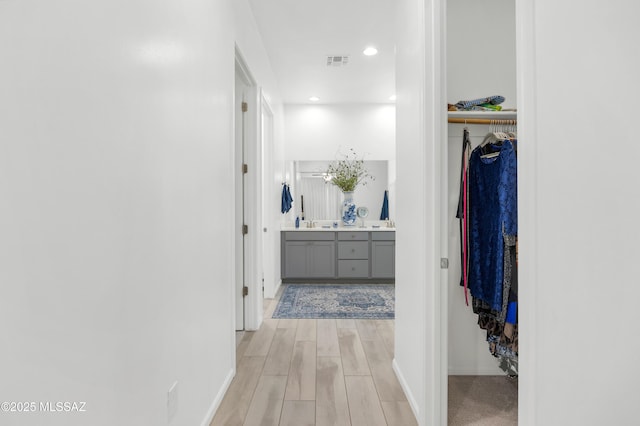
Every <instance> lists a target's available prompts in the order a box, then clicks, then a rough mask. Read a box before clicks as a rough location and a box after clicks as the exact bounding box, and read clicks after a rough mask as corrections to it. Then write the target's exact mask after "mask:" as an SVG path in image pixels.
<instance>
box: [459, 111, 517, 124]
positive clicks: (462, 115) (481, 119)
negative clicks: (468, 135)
mask: <svg viewBox="0 0 640 426" xmlns="http://www.w3.org/2000/svg"><path fill="white" fill-rule="evenodd" d="M447 115H448V117H449V120H448V121H449V123H461V124H464V123H465V120H466V121H467V124H489V121H490V120H517V119H518V113H517V112H516V111H447Z"/></svg>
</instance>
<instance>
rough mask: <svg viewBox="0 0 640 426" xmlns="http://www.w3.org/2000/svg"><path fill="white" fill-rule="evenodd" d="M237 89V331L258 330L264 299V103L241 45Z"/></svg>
mask: <svg viewBox="0 0 640 426" xmlns="http://www.w3.org/2000/svg"><path fill="white" fill-rule="evenodd" d="M234 92H235V94H234V125H235V153H234V159H235V160H234V163H235V164H234V190H235V194H236V195H235V205H234V209H235V221H234V224H233V226H234V245H235V249H234V259H235V266H234V274H235V279H234V282H233V287H234V294H235V297H234V299H235V318H234V322H235V328H236V330H237V331H240V330H257V329H258V328H260V324H261V323H262V300H263V296H262V279H263V263H262V258H263V254H262V251H263V247H262V234H263V221H262V216H263V215H262V212H263V210H264V209H263V201H262V199H263V196H262V192H263V190H262V182H263V174H262V168H263V167H262V166H263V164H262V156H263V149H262V136H261V114H262V102H261V98H260V96H259V88H258V86H257V84H256V81H255V79H254V78H253V76H252V74H251V72H250V71H249V68H248V67H247V65H246V61H245V60H244V59H243V57H242V54H241V53H240V51H239V50H238V49H237V48H236V57H235V88H234Z"/></svg>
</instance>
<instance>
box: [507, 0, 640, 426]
mask: <svg viewBox="0 0 640 426" xmlns="http://www.w3.org/2000/svg"><path fill="white" fill-rule="evenodd" d="M575 6H576V4H575V2H572V1H570V0H561V1H557V0H535V1H531V2H527V1H518V2H516V8H517V10H519V11H522V17H523V18H524V19H523V20H522V21H521V24H522V28H523V34H524V36H525V38H523V40H522V44H519V45H518V46H519V48H520V47H525V48H526V49H528V52H532V50H531V49H532V48H533V47H534V46H535V57H534V61H533V62H531V61H529V60H526V58H522V57H521V58H520V59H521V60H522V62H520V63H519V64H518V69H519V72H520V73H521V74H520V76H521V77H522V78H523V84H522V85H521V86H520V87H519V93H518V101H519V102H518V103H519V111H520V117H524V118H525V121H524V122H522V121H521V120H519V129H518V135H519V136H520V141H519V148H518V149H519V151H518V161H519V162H520V169H519V182H518V184H519V187H518V197H519V202H520V206H519V212H520V231H521V232H520V263H521V265H522V266H521V270H520V272H521V275H520V276H521V277H522V280H521V286H520V294H521V296H522V297H521V299H522V300H523V303H522V307H521V310H520V318H521V323H522V324H523V327H522V329H521V332H520V336H521V337H520V342H521V346H520V347H521V348H523V349H524V354H523V355H522V356H521V359H520V368H521V376H520V380H521V381H520V389H521V391H520V401H521V404H520V406H521V418H520V424H521V425H550V426H556V425H567V424H575V425H588V426H596V425H603V424H612V425H613V424H616V425H630V424H635V423H637V422H638V412H637V405H638V395H639V394H638V383H637V379H638V378H639V377H640V365H639V364H638V363H637V362H633V361H632V359H634V357H633V355H631V356H630V357H627V354H636V353H638V351H640V339H638V338H637V336H639V335H640V323H639V322H638V315H637V312H638V309H637V302H638V299H639V296H640V287H638V279H637V278H636V277H637V267H636V265H637V264H638V259H637V257H638V241H639V240H640V228H638V226H637V218H638V217H639V216H640V198H639V197H637V194H638V193H639V190H638V183H639V179H638V175H637V162H638V158H640V145H639V144H638V143H637V141H636V140H635V138H634V137H633V136H630V137H626V136H624V135H633V134H634V133H635V131H636V123H635V120H634V118H633V110H632V113H631V114H630V115H629V114H621V113H620V111H619V109H617V108H594V105H593V101H592V94H593V93H606V95H607V98H608V99H610V100H620V101H622V100H628V99H636V98H638V96H640V84H638V78H637V76H638V75H639V74H640V62H638V60H637V56H635V55H630V54H629V52H632V51H636V50H637V48H636V45H637V40H638V39H640V28H639V27H638V25H637V23H636V21H637V19H636V18H637V15H638V11H639V9H638V4H637V2H633V1H628V0H613V1H609V2H585V3H582V4H581V5H580V7H578V8H576V7H575ZM567 46H571V49H570V53H569V54H568V53H567V50H566V47H567ZM634 49H635V50H634ZM519 51H520V52H521V51H522V50H519ZM520 117H519V118H520ZM612 129H615V131H614V132H615V134H616V135H618V137H616V136H612V132H611V130H612ZM603 141H607V144H608V145H607V151H609V152H611V151H610V150H609V148H611V149H613V150H614V151H615V152H616V153H618V154H617V155H614V156H613V157H610V158H608V159H607V158H606V157H604V156H603V155H602V150H603V146H602V144H603ZM609 142H611V144H610V145H609ZM632 194H633V195H632ZM527 224H529V225H528V226H527ZM534 224H535V226H534ZM601 314H604V316H605V317H609V318H610V321H600V318H601ZM523 317H524V319H523ZM612 324H613V325H614V326H613V327H612ZM618 324H620V325H622V326H621V327H616V326H615V325H618ZM601 336H603V337H604V339H601V338H600V337H601ZM630 336H633V337H631V338H630V339H629V337H630ZM617 342H621V344H620V345H618V344H617ZM622 342H625V343H622ZM618 348H621V349H622V350H621V351H620V350H619V349H618Z"/></svg>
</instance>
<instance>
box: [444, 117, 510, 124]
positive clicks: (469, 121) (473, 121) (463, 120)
mask: <svg viewBox="0 0 640 426" xmlns="http://www.w3.org/2000/svg"><path fill="white" fill-rule="evenodd" d="M449 123H455V124H506V125H509V124H518V120H490V119H488V118H458V117H449Z"/></svg>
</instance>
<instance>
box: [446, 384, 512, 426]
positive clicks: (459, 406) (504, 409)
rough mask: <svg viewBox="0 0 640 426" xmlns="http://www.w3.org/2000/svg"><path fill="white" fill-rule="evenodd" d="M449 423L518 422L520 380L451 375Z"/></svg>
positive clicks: (490, 425) (499, 425) (495, 425)
mask: <svg viewBox="0 0 640 426" xmlns="http://www.w3.org/2000/svg"><path fill="white" fill-rule="evenodd" d="M448 417H449V426H468V425H474V426H512V425H517V424H518V379H511V378H509V377H507V376H449V416H448Z"/></svg>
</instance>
